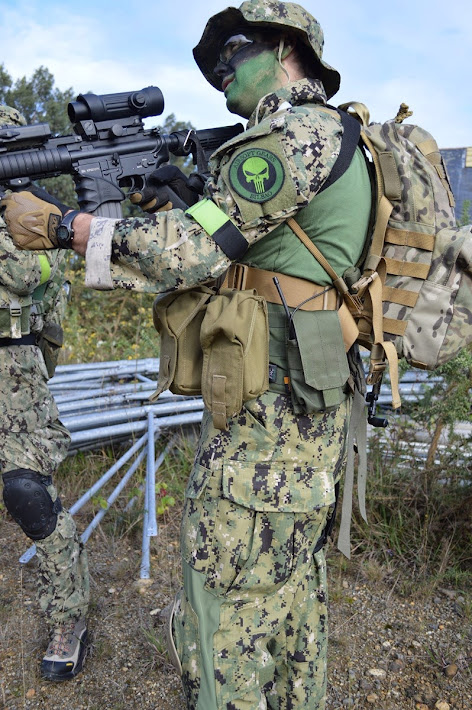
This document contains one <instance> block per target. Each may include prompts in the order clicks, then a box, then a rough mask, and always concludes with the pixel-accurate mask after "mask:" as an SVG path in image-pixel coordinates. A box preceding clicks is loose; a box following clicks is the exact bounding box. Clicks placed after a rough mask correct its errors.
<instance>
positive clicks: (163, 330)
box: [151, 286, 214, 400]
mask: <svg viewBox="0 0 472 710" xmlns="http://www.w3.org/2000/svg"><path fill="white" fill-rule="evenodd" d="M213 295H214V291H213V290H212V289H210V288H208V287H206V286H199V287H197V288H192V289H190V290H189V291H183V292H182V291H179V292H175V293H171V294H169V295H168V296H164V298H160V299H159V298H158V299H156V300H155V301H154V305H153V309H152V312H153V320H154V326H155V328H156V330H157V331H158V332H159V334H160V336H161V343H160V346H161V348H160V362H159V377H158V381H157V390H156V392H155V393H154V394H153V395H152V396H151V400H155V399H157V397H158V396H159V395H160V394H161V392H163V391H164V390H166V389H169V390H170V391H171V392H173V393H174V394H183V395H187V396H191V395H200V394H201V392H202V389H201V381H202V363H203V353H202V349H201V346H200V328H201V325H202V320H203V317H204V315H205V310H206V308H207V304H208V301H209V300H210V298H211V297H212V296H213Z"/></svg>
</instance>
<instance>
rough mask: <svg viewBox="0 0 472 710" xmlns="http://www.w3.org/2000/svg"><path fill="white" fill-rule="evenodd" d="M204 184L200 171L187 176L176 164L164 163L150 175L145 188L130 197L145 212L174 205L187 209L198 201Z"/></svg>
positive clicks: (169, 207)
mask: <svg viewBox="0 0 472 710" xmlns="http://www.w3.org/2000/svg"><path fill="white" fill-rule="evenodd" d="M204 184H205V181H204V178H202V177H201V176H200V175H199V174H198V173H193V174H192V175H190V177H187V176H186V175H185V174H184V173H183V172H182V171H181V170H179V168H178V167H177V166H176V165H163V166H161V167H160V168H157V170H154V172H153V173H151V175H149V177H148V178H147V180H146V185H145V187H144V189H143V190H141V192H136V193H134V194H133V195H131V198H130V199H131V202H133V204H135V205H139V206H140V207H141V209H143V210H144V211H145V212H151V213H152V212H157V211H159V210H162V209H171V208H173V207H179V208H180V209H186V208H187V207H190V206H191V205H194V204H195V202H197V201H198V198H199V196H200V195H201V194H202V192H203V185H204ZM176 198H177V199H176Z"/></svg>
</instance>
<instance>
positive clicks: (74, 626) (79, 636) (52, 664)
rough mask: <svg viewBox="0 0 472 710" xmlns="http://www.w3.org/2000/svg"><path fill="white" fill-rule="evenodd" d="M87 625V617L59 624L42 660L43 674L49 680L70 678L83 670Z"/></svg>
mask: <svg viewBox="0 0 472 710" xmlns="http://www.w3.org/2000/svg"><path fill="white" fill-rule="evenodd" d="M86 640H87V627H86V625H85V619H79V620H78V621H71V622H70V623H68V624H64V626H58V627H57V628H55V629H54V631H53V636H52V639H51V641H50V643H49V646H48V647H47V649H46V654H45V656H44V658H43V660H42V662H41V675H42V676H43V678H46V679H47V680H68V679H69V678H74V677H75V676H76V675H77V673H80V671H81V670H82V664H83V661H84V656H85V642H86Z"/></svg>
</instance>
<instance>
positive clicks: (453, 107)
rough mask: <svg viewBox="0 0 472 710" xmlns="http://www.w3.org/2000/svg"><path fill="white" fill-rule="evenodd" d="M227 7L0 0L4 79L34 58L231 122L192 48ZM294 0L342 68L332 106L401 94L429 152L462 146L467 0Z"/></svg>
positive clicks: (167, 110)
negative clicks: (428, 136) (152, 91)
mask: <svg viewBox="0 0 472 710" xmlns="http://www.w3.org/2000/svg"><path fill="white" fill-rule="evenodd" d="M229 4H230V2H228V0H174V1H173V2H172V1H169V0H165V1H164V0H151V2H149V1H148V2H142V1H141V2H135V0H127V2H123V1H122V0H95V1H92V0H79V1H75V2H68V1H67V0H61V1H60V2H58V1H57V0H16V2H12V0H8V1H7V0H0V22H1V28H2V31H1V32H2V34H1V38H2V42H1V47H2V53H1V56H0V63H2V62H3V65H4V67H5V69H6V70H7V72H8V73H9V74H10V75H11V76H12V78H13V79H14V80H17V79H19V78H22V77H27V78H30V77H31V75H32V74H33V72H34V71H35V69H37V68H38V67H40V66H44V67H46V68H47V69H49V71H50V72H51V73H52V74H53V76H54V79H55V85H56V87H57V88H59V89H61V90H62V91H64V90H66V89H69V88H72V89H73V91H74V93H75V94H79V93H86V92H88V91H92V92H94V93H97V94H107V93H115V92H121V91H123V92H124V91H134V90H137V89H141V88H143V87H145V86H150V85H152V86H158V87H159V88H160V89H161V90H162V92H163V94H164V98H165V107H164V112H163V118H164V117H165V116H167V115H169V114H171V113H173V114H175V116H176V118H177V119H178V120H182V121H190V122H191V123H192V124H193V125H194V126H195V128H199V129H201V128H212V127H214V126H223V125H225V126H226V125H231V124H233V123H237V122H239V121H240V120H241V119H240V118H239V117H238V116H235V115H234V114H231V113H229V112H228V111H227V109H226V107H225V100H224V96H223V95H222V94H221V93H220V92H218V91H216V90H215V89H213V88H212V87H211V86H210V84H208V83H207V81H206V80H205V79H204V78H203V76H202V75H201V74H200V71H199V70H198V68H197V66H196V64H195V62H194V59H193V55H192V48H193V47H194V46H195V45H196V44H197V43H198V41H199V39H200V37H201V34H202V32H203V29H204V26H205V24H206V21H207V19H208V18H209V17H210V16H211V15H213V14H215V13H217V12H220V11H221V10H223V9H225V8H226V7H227V6H228V5H229ZM239 4H240V2H239V1H238V2H236V3H234V6H235V7H238V6H239ZM301 4H303V6H304V7H305V8H306V9H307V10H308V11H309V12H311V13H312V14H313V15H314V17H316V18H317V20H318V21H319V22H320V24H321V26H322V28H323V31H324V35H325V46H324V53H323V58H324V59H325V60H326V61H327V62H328V63H329V64H331V65H332V66H333V67H335V68H336V69H337V70H338V71H339V72H340V74H341V89H340V91H339V92H338V94H336V95H335V96H334V97H333V98H332V99H331V103H333V104H336V105H338V104H341V103H345V102H347V101H354V100H355V101H361V102H363V103H365V104H366V105H367V106H368V108H369V110H370V115H371V120H373V121H378V122H381V121H384V120H387V119H389V118H393V117H394V116H395V115H396V113H397V110H398V107H399V105H400V103H402V102H404V103H406V104H408V105H409V107H410V109H411V110H412V111H413V116H412V118H411V119H409V122H412V123H417V124H419V125H421V126H422V127H423V128H425V129H426V130H428V131H430V132H431V133H432V134H433V135H434V137H435V138H436V140H437V142H438V144H439V146H440V148H458V147H464V146H472V87H471V83H472V82H471V78H472V72H471V67H472V61H471V60H472V2H471V1H470V0H408V1H407V2H403V3H389V2H385V3H383V2H378V0H329V1H328V2H323V3H322V2H319V1H318V0H316V1H315V2H313V0H307V1H306V2H303V3H301ZM149 120H150V119H148V121H149ZM159 122H160V121H159V120H155V121H154V120H153V121H152V123H151V125H156V124H159Z"/></svg>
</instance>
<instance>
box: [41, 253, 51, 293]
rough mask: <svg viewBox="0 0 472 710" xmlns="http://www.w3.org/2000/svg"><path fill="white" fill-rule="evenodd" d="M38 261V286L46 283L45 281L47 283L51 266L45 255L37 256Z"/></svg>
mask: <svg viewBox="0 0 472 710" xmlns="http://www.w3.org/2000/svg"><path fill="white" fill-rule="evenodd" d="M38 259H39V265H40V267H41V280H40V282H39V285H40V286H41V284H44V283H46V281H49V277H50V276H51V264H50V263H49V259H48V258H47V256H46V255H45V254H39V255H38Z"/></svg>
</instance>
